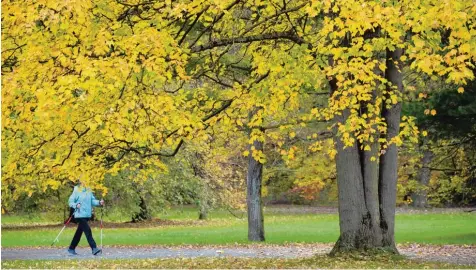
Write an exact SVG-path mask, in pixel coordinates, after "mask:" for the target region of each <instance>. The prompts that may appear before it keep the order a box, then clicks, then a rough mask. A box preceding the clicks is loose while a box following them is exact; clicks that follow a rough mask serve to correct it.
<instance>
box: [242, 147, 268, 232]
mask: <svg viewBox="0 0 476 270" xmlns="http://www.w3.org/2000/svg"><path fill="white" fill-rule="evenodd" d="M253 146H254V147H255V149H256V150H261V151H263V142H260V141H254V142H253ZM250 152H251V151H250ZM262 175H263V164H261V163H260V162H258V161H257V160H255V159H254V158H253V156H252V154H251V153H250V155H249V159H248V175H247V179H246V184H247V188H246V190H247V193H246V204H247V208H248V240H250V241H264V240H265V239H264V218H263V204H262V201H261V181H262Z"/></svg>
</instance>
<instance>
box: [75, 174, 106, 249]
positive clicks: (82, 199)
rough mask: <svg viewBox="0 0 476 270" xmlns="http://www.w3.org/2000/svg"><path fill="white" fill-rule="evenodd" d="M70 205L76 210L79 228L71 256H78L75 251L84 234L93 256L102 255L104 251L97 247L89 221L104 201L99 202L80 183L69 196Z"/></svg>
mask: <svg viewBox="0 0 476 270" xmlns="http://www.w3.org/2000/svg"><path fill="white" fill-rule="evenodd" d="M68 204H69V206H70V207H71V208H74V209H75V211H74V218H75V219H76V220H77V223H78V228H77V229H76V233H75V234H74V237H73V240H72V241H71V244H70V246H69V248H68V253H69V254H71V255H77V254H78V253H76V251H75V249H76V247H77V246H78V243H79V240H81V236H82V234H83V232H84V234H85V235H86V238H87V239H88V243H89V246H90V247H91V250H92V253H93V255H98V254H101V252H102V250H101V249H98V248H97V246H96V242H95V241H94V238H93V234H92V232H91V228H90V227H89V224H88V221H89V219H90V218H91V216H92V208H93V206H104V200H97V199H96V198H95V197H94V194H93V192H92V191H91V189H90V188H87V187H85V186H83V185H82V184H81V183H79V185H77V186H75V187H74V190H73V193H72V194H71V196H69V200H68Z"/></svg>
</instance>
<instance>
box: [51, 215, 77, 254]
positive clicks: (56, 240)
mask: <svg viewBox="0 0 476 270" xmlns="http://www.w3.org/2000/svg"><path fill="white" fill-rule="evenodd" d="M76 210H78V208H76ZM76 210H74V212H73V213H72V214H71V216H70V217H69V218H68V220H67V221H66V223H65V224H64V226H63V229H61V231H60V232H59V233H58V236H56V238H55V240H54V241H53V243H51V246H53V245H54V244H55V243H56V242H58V239H59V236H60V235H61V233H62V232H63V231H64V229H65V228H66V226H67V225H68V224H69V223H70V222H71V219H72V218H73V216H74V213H76Z"/></svg>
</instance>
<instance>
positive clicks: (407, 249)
mask: <svg viewBox="0 0 476 270" xmlns="http://www.w3.org/2000/svg"><path fill="white" fill-rule="evenodd" d="M331 248H332V244H287V245H269V244H266V245H264V244H252V245H251V244H250V245H216V246H213V245H206V246H198V245H194V246H193V245H192V246H122V247H120V246H116V247H105V249H104V253H103V255H102V256H101V257H95V256H93V255H91V253H90V250H89V249H88V248H79V249H78V253H79V254H80V255H79V256H71V255H68V254H67V253H66V250H65V249H59V248H15V249H10V248H6V249H5V248H4V249H2V261H4V262H5V267H7V266H9V265H10V264H8V263H7V262H8V261H9V260H55V261H60V260H65V261H67V262H69V261H70V260H73V261H85V263H89V262H86V261H87V260H95V259H96V260H97V259H106V260H108V261H109V260H118V259H127V260H134V259H143V260H148V261H150V263H151V267H153V266H154V265H155V264H156V262H154V260H156V261H157V260H158V259H171V258H174V259H177V258H189V259H193V258H194V259H197V260H198V261H203V262H204V263H205V262H207V261H209V260H212V259H226V260H230V258H236V259H239V260H238V261H241V260H243V261H246V260H245V259H246V258H248V259H255V260H256V261H260V260H262V261H268V262H269V261H273V260H279V261H282V260H284V261H286V260H289V261H290V262H293V263H297V262H298V261H299V260H298V259H302V260H301V261H300V262H303V261H304V262H308V263H311V261H312V260H311V261H307V260H305V259H309V258H312V257H313V256H316V255H318V256H320V257H322V258H326V257H325V256H324V255H326V254H327V253H328V252H329V251H330V250H331ZM398 249H399V251H400V253H401V254H402V255H403V256H404V257H405V258H406V259H409V260H412V261H415V262H411V264H413V263H416V261H426V262H438V263H442V264H445V263H449V264H461V265H473V266H476V246H469V245H467V246H462V245H443V246H435V245H417V244H406V245H399V246H398ZM323 256H324V257H323ZM357 257H359V256H357ZM384 257H385V256H384ZM359 258H360V259H359V260H358V261H361V260H363V259H364V258H363V257H359ZM375 258H379V257H378V256H377V257H375ZM375 258H372V259H375ZM385 258H386V259H395V258H393V257H392V258H390V257H385ZM347 259H349V258H347ZM398 259H402V258H400V257H399V258H398ZM172 261H173V260H172ZM192 261H193V260H190V262H192ZM404 261H405V260H404ZM383 262H385V261H383ZM383 262H382V263H383ZM402 262H403V261H402ZM10 263H14V264H18V265H28V264H31V263H33V262H23V263H22V262H20V261H15V262H13V261H10ZM38 263H46V262H38ZM329 263H330V261H329ZM362 263H363V264H364V265H362V266H365V264H366V263H368V262H365V263H364V262H362ZM2 266H3V264H2ZM317 266H318V265H317ZM12 267H14V266H13V265H12ZM382 267H384V266H382Z"/></svg>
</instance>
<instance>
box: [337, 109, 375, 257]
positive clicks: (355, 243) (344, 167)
mask: <svg viewBox="0 0 476 270" xmlns="http://www.w3.org/2000/svg"><path fill="white" fill-rule="evenodd" d="M347 116H348V112H344V114H343V116H340V117H337V118H336V120H337V121H339V122H341V121H342V123H344V122H345V120H346V117H347ZM336 147H337V157H336V163H337V164H336V165H337V186H338V191H339V226H340V236H339V239H338V240H337V243H336V244H335V246H334V248H333V249H332V251H331V254H336V253H339V252H345V251H348V250H354V249H370V248H374V247H379V246H380V243H381V239H382V237H381V234H380V230H379V229H378V221H379V208H378V193H377V191H378V189H377V183H378V171H377V166H378V163H377V162H375V161H371V160H370V158H371V155H372V154H376V151H377V150H376V149H377V148H376V149H375V150H372V151H363V150H361V149H359V147H358V144H357V143H354V145H353V146H352V147H346V148H345V149H344V144H343V142H342V141H341V140H340V139H337V140H336Z"/></svg>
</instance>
